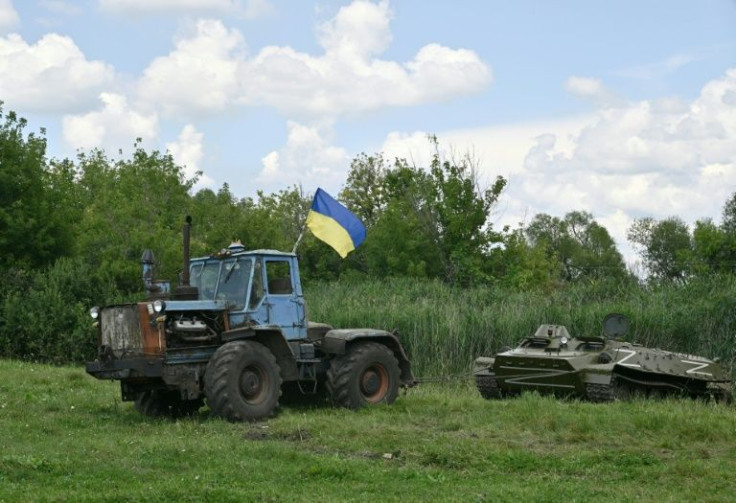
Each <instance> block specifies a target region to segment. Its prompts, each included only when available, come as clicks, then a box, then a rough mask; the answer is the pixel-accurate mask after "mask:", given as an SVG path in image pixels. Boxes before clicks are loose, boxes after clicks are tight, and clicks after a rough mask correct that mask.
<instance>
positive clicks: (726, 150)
mask: <svg viewBox="0 0 736 503" xmlns="http://www.w3.org/2000/svg"><path fill="white" fill-rule="evenodd" d="M578 84H585V85H590V86H589V88H588V89H589V90H591V92H595V91H596V90H598V89H601V88H604V87H603V84H602V83H595V82H582V83H580V82H578ZM581 88H585V86H584V85H581V86H578V88H577V89H578V90H580V89H581ZM734 96H736V69H732V70H729V71H728V72H726V74H725V75H724V76H723V77H721V78H718V79H715V80H713V81H711V82H708V83H707V84H706V85H704V86H703V88H702V90H701V93H700V96H699V97H698V98H697V99H695V100H693V101H692V102H691V103H683V102H680V101H677V100H663V101H641V102H633V103H626V104H622V105H620V106H618V107H604V108H600V109H599V110H598V111H597V113H596V114H595V115H594V116H588V117H579V118H571V119H568V120H566V121H560V122H557V123H555V122H549V123H537V124H521V125H515V126H514V125H511V126H503V127H494V128H486V129H481V130H465V131H447V132H437V134H438V137H439V139H440V142H441V144H444V145H452V146H453V147H454V148H455V149H456V150H459V151H460V152H463V151H468V150H473V153H474V154H475V156H476V157H477V158H478V159H479V160H480V165H481V169H482V171H483V172H484V173H486V177H487V179H489V180H490V179H492V177H493V176H495V175H496V174H500V175H503V176H506V177H507V178H508V179H509V186H508V189H507V191H506V192H505V195H504V197H503V198H502V200H501V202H500V205H499V208H498V212H499V215H498V217H497V219H496V223H497V224H498V225H502V224H511V225H515V224H516V223H517V222H520V221H527V222H528V221H529V220H530V219H531V218H532V217H533V216H534V215H535V214H537V213H542V212H543V213H549V214H552V215H555V216H563V215H564V214H565V213H567V212H569V211H572V210H586V211H590V212H591V213H593V215H594V217H595V218H596V219H597V220H598V221H599V222H600V223H601V224H603V225H605V226H606V227H607V228H608V230H609V232H610V233H611V235H612V236H613V237H614V239H616V241H617V244H618V246H619V249H620V250H621V251H622V252H623V253H624V254H625V256H626V257H627V259H628V260H629V261H633V260H634V259H635V256H634V255H633V251H632V250H631V248H630V246H629V245H628V243H627V241H626V230H627V229H628V227H629V226H630V224H631V223H632V222H633V220H634V219H635V218H639V217H643V216H651V217H654V218H658V219H661V218H666V217H668V216H672V215H677V216H679V217H681V218H683V219H684V220H685V221H686V222H689V223H693V222H695V220H697V219H700V218H706V217H710V218H713V219H714V220H716V221H717V220H718V219H719V217H720V215H721V212H722V209H723V205H724V204H725V202H726V200H727V199H728V198H729V197H730V196H731V195H732V194H733V193H734V191H736V99H734ZM425 138H426V134H424V133H414V134H402V133H392V134H390V135H389V136H388V137H387V139H386V142H385V144H384V148H383V151H384V153H387V154H388V155H387V157H389V158H390V157H392V156H399V157H414V158H417V157H419V156H418V155H417V154H416V152H417V150H419V151H420V152H421V151H422V150H423V151H427V150H428V149H427V144H426V139H425ZM417 164H418V165H422V164H424V165H426V159H423V160H421V162H418V163H417Z"/></svg>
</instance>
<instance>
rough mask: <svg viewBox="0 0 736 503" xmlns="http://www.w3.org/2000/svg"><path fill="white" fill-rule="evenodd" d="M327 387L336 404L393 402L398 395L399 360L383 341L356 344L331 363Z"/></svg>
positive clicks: (349, 406) (348, 405)
mask: <svg viewBox="0 0 736 503" xmlns="http://www.w3.org/2000/svg"><path fill="white" fill-rule="evenodd" d="M327 390H328V391H329V393H330V397H331V398H332V402H333V403H334V404H335V405H338V406H340V407H347V408H349V409H358V408H360V407H363V406H365V405H373V404H378V403H386V404H390V403H393V402H394V400H396V397H397V396H398V394H399V362H398V361H397V360H396V357H395V356H394V354H393V352H392V351H391V350H390V349H389V348H388V347H386V346H384V345H383V344H380V343H377V342H362V343H357V344H354V345H352V346H349V347H348V349H347V352H346V353H345V354H344V355H340V356H337V357H335V358H334V359H333V360H332V361H331V362H330V368H329V370H328V371H327Z"/></svg>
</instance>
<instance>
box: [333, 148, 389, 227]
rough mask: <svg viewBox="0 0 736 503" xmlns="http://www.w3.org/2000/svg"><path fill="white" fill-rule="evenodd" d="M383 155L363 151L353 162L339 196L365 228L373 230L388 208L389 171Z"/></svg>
mask: <svg viewBox="0 0 736 503" xmlns="http://www.w3.org/2000/svg"><path fill="white" fill-rule="evenodd" d="M387 171H388V167H387V165H386V161H385V160H384V159H383V155H382V154H375V155H373V156H367V155H366V154H364V153H362V154H360V155H359V156H358V157H356V158H355V159H353V160H352V161H351V163H350V171H349V172H348V178H347V181H346V182H345V186H344V187H343V189H342V190H341V191H340V195H339V199H340V201H342V202H343V203H345V206H346V207H347V208H348V209H349V210H350V211H352V212H353V213H354V214H355V215H356V216H357V217H358V218H360V220H361V221H362V222H363V224H364V225H365V226H366V228H368V229H370V228H371V227H373V225H374V224H375V223H376V221H377V220H378V217H379V216H380V214H381V211H382V210H383V209H384V208H385V207H386V172H387Z"/></svg>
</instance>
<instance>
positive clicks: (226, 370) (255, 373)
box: [204, 341, 282, 421]
mask: <svg viewBox="0 0 736 503" xmlns="http://www.w3.org/2000/svg"><path fill="white" fill-rule="evenodd" d="M281 381H282V380H281V369H280V368H279V365H278V363H277V362H276V358H275V357H274V356H273V353H271V351H270V350H269V349H268V348H267V347H266V346H264V345H262V344H259V343H257V342H254V341H234V342H229V343H227V344H224V345H222V346H220V347H219V348H218V349H217V351H215V354H213V355H212V358H210V361H209V363H207V370H206V371H205V375H204V392H205V395H206V396H207V403H208V404H209V406H210V409H211V411H212V413H213V414H215V415H217V416H220V417H223V418H225V419H227V420H228V421H256V420H258V419H263V418H266V417H268V416H270V415H271V414H273V412H274V410H275V409H276V407H277V406H278V402H279V397H280V396H281Z"/></svg>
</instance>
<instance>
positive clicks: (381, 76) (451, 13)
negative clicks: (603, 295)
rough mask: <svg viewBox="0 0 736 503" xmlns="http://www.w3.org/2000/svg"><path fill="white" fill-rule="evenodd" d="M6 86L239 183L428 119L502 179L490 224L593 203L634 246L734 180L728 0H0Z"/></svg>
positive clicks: (702, 210) (445, 144) (316, 178)
mask: <svg viewBox="0 0 736 503" xmlns="http://www.w3.org/2000/svg"><path fill="white" fill-rule="evenodd" d="M0 100H2V101H3V102H4V104H3V109H4V110H5V111H6V112H7V111H9V110H13V111H16V112H17V113H18V114H19V115H21V116H23V117H25V118H27V119H28V121H29V126H30V128H31V129H32V130H38V129H40V128H45V131H46V137H47V139H48V155H49V157H50V158H57V159H63V158H67V157H68V158H73V157H74V156H76V155H77V153H78V152H86V151H89V150H91V149H95V148H102V149H104V150H105V152H107V153H108V155H109V156H110V157H112V158H115V157H116V156H120V155H122V156H126V155H129V154H130V153H131V152H132V150H133V148H134V144H135V141H136V139H137V138H141V139H142V145H143V147H144V148H146V149H151V150H153V149H156V150H160V151H166V150H167V151H169V152H170V153H171V154H172V156H173V157H174V159H175V160H176V162H177V163H179V164H180V165H182V166H184V168H185V173H187V175H188V176H194V175H195V173H197V172H200V173H201V174H200V176H199V181H198V182H197V185H196V189H202V188H210V189H212V190H218V189H219V188H220V187H221V186H222V185H223V184H225V183H227V184H228V185H229V187H230V190H231V192H232V193H233V194H234V195H235V196H236V197H238V198H242V197H249V196H255V194H256V191H257V190H264V191H266V192H267V193H270V192H277V191H279V190H281V189H288V188H291V187H293V186H294V185H301V186H302V187H303V189H304V190H305V192H307V193H310V192H313V191H314V190H316V188H317V187H322V188H323V189H325V190H326V191H328V192H330V193H332V194H333V195H337V193H338V192H339V191H340V189H341V187H342V186H343V184H344V183H345V180H346V177H347V173H348V170H349V167H350V161H351V160H352V159H354V158H355V157H356V156H357V155H359V154H360V153H366V154H369V155H372V154H375V153H383V155H384V157H385V158H387V159H393V158H395V157H399V158H405V159H408V160H410V162H412V163H414V164H415V165H417V166H426V165H427V163H428V159H429V157H430V155H431V154H432V152H433V150H432V147H431V146H430V144H429V142H428V140H427V136H428V135H430V134H432V135H436V136H437V138H438V140H439V142H440V147H441V149H442V155H443V156H445V158H447V159H460V158H463V157H464V156H467V155H469V156H470V158H471V159H472V160H473V163H474V165H475V166H476V168H477V172H478V174H479V181H480V183H481V185H483V186H490V184H491V183H492V181H493V180H494V179H495V177H496V176H497V175H501V176H503V177H505V178H507V179H508V181H509V185H508V187H507V189H506V191H505V193H504V195H503V197H502V198H501V200H500V202H499V204H498V206H497V207H496V208H495V209H494V212H493V214H492V215H491V221H492V223H493V225H494V227H496V228H499V227H501V226H503V225H510V226H512V227H516V226H518V225H520V224H524V223H528V222H529V221H530V220H531V219H532V218H533V217H534V215H536V214H538V213H547V214H550V215H553V216H557V217H563V216H564V215H565V214H566V213H568V212H570V211H574V210H583V211H588V212H590V213H591V214H592V215H593V216H594V218H595V219H596V220H597V221H598V222H599V223H600V224H602V225H604V226H605V227H606V228H607V229H608V230H609V232H610V233H611V235H612V236H613V237H614V239H615V240H616V242H617V245H618V246H619V249H620V250H621V251H622V252H623V253H624V255H625V258H626V259H627V261H628V262H630V263H631V262H632V261H634V260H635V258H636V257H635V255H634V252H633V251H632V249H631V247H630V245H629V244H628V243H627V240H626V231H627V229H628V228H629V226H630V225H631V224H632V223H633V221H634V220H635V219H637V218H642V217H653V218H655V219H662V218H667V217H669V216H678V217H680V218H682V219H683V220H684V221H685V222H687V223H688V224H691V225H692V224H694V222H695V221H696V220H698V219H705V218H711V219H713V221H715V222H716V223H718V222H720V219H721V213H722V210H723V206H724V204H725V202H726V200H727V199H728V198H729V197H730V196H731V195H732V194H733V193H734V192H736V0H700V1H698V2H693V1H691V0H687V1H685V0H666V1H665V0H636V1H626V0H622V1H617V2H602V1H590V0H585V1H573V0H560V1H556V2H548V1H541V0H539V1H531V0H519V1H516V2H509V1H496V0H488V1H483V2H481V1H471V0H457V1H454V2H446V1H439V0H394V1H391V2H389V1H387V0H375V1H367V0H354V1H352V2H350V1H336V0H323V1H304V0H300V1H295V0H292V1H286V0H82V1H66V0H38V1H29V0H23V1H21V0H0ZM121 152H122V154H121Z"/></svg>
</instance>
